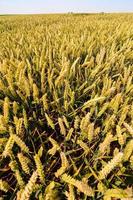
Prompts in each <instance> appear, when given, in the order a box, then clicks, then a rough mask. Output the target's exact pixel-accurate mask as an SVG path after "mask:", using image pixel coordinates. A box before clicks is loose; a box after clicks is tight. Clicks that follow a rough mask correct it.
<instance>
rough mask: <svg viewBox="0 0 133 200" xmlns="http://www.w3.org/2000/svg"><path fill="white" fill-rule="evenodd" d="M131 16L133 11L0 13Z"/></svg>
mask: <svg viewBox="0 0 133 200" xmlns="http://www.w3.org/2000/svg"><path fill="white" fill-rule="evenodd" d="M102 13H103V14H126V13H128V14H133V11H120V12H119V11H115V12H105V11H97V12H72V11H68V12H45V13H30V12H29V13H0V15H54V14H102Z"/></svg>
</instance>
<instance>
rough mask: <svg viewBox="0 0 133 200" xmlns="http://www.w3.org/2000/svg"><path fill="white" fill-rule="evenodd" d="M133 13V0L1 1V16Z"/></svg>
mask: <svg viewBox="0 0 133 200" xmlns="http://www.w3.org/2000/svg"><path fill="white" fill-rule="evenodd" d="M66 12H133V0H0V14H31V13H33V14H34V13H38V14H39V13H66Z"/></svg>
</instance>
